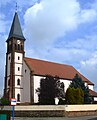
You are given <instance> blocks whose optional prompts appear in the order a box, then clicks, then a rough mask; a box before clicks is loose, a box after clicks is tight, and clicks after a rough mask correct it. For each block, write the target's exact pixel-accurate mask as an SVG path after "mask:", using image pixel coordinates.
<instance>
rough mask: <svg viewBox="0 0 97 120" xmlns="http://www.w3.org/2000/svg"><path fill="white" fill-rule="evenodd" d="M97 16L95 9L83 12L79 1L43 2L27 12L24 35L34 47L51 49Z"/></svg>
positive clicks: (57, 0)
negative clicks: (69, 32) (80, 25)
mask: <svg viewBox="0 0 97 120" xmlns="http://www.w3.org/2000/svg"><path fill="white" fill-rule="evenodd" d="M96 16H97V13H96V11H95V10H93V9H88V10H87V9H86V10H81V8H80V4H79V3H78V1H77V0H51V1H50V0H42V1H41V2H40V3H36V4H35V5H34V6H32V7H31V8H29V9H28V10H27V11H26V13H25V16H24V21H25V25H24V28H25V30H24V33H25V36H26V38H27V39H28V40H30V44H31V42H32V46H33V47H35V48H38V49H40V48H42V49H43V48H49V46H50V45H52V44H53V43H54V42H55V41H56V40H57V39H58V38H60V37H62V36H64V35H65V34H66V32H68V31H71V30H74V29H76V28H77V27H78V25H79V24H81V23H87V22H92V21H93V20H95V18H96ZM28 31H29V32H28Z"/></svg>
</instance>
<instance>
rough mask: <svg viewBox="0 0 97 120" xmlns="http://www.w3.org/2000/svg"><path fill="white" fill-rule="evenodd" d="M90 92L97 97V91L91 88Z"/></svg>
mask: <svg viewBox="0 0 97 120" xmlns="http://www.w3.org/2000/svg"><path fill="white" fill-rule="evenodd" d="M89 93H90V95H91V96H92V97H97V92H95V91H93V90H89Z"/></svg>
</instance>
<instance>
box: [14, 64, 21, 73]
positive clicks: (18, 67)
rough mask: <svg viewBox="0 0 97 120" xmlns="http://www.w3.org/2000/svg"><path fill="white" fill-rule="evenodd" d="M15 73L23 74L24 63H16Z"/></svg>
mask: <svg viewBox="0 0 97 120" xmlns="http://www.w3.org/2000/svg"><path fill="white" fill-rule="evenodd" d="M15 75H22V64H15Z"/></svg>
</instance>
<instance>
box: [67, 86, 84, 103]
mask: <svg viewBox="0 0 97 120" xmlns="http://www.w3.org/2000/svg"><path fill="white" fill-rule="evenodd" d="M65 98H66V103H67V104H83V103H84V92H83V90H82V89H81V88H76V89H75V88H74V87H73V88H71V87H69V88H68V89H67V91H66V95H65Z"/></svg>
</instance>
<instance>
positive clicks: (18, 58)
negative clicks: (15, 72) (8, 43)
mask: <svg viewBox="0 0 97 120" xmlns="http://www.w3.org/2000/svg"><path fill="white" fill-rule="evenodd" d="M22 61H23V54H22V53H17V52H15V63H22Z"/></svg>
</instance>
